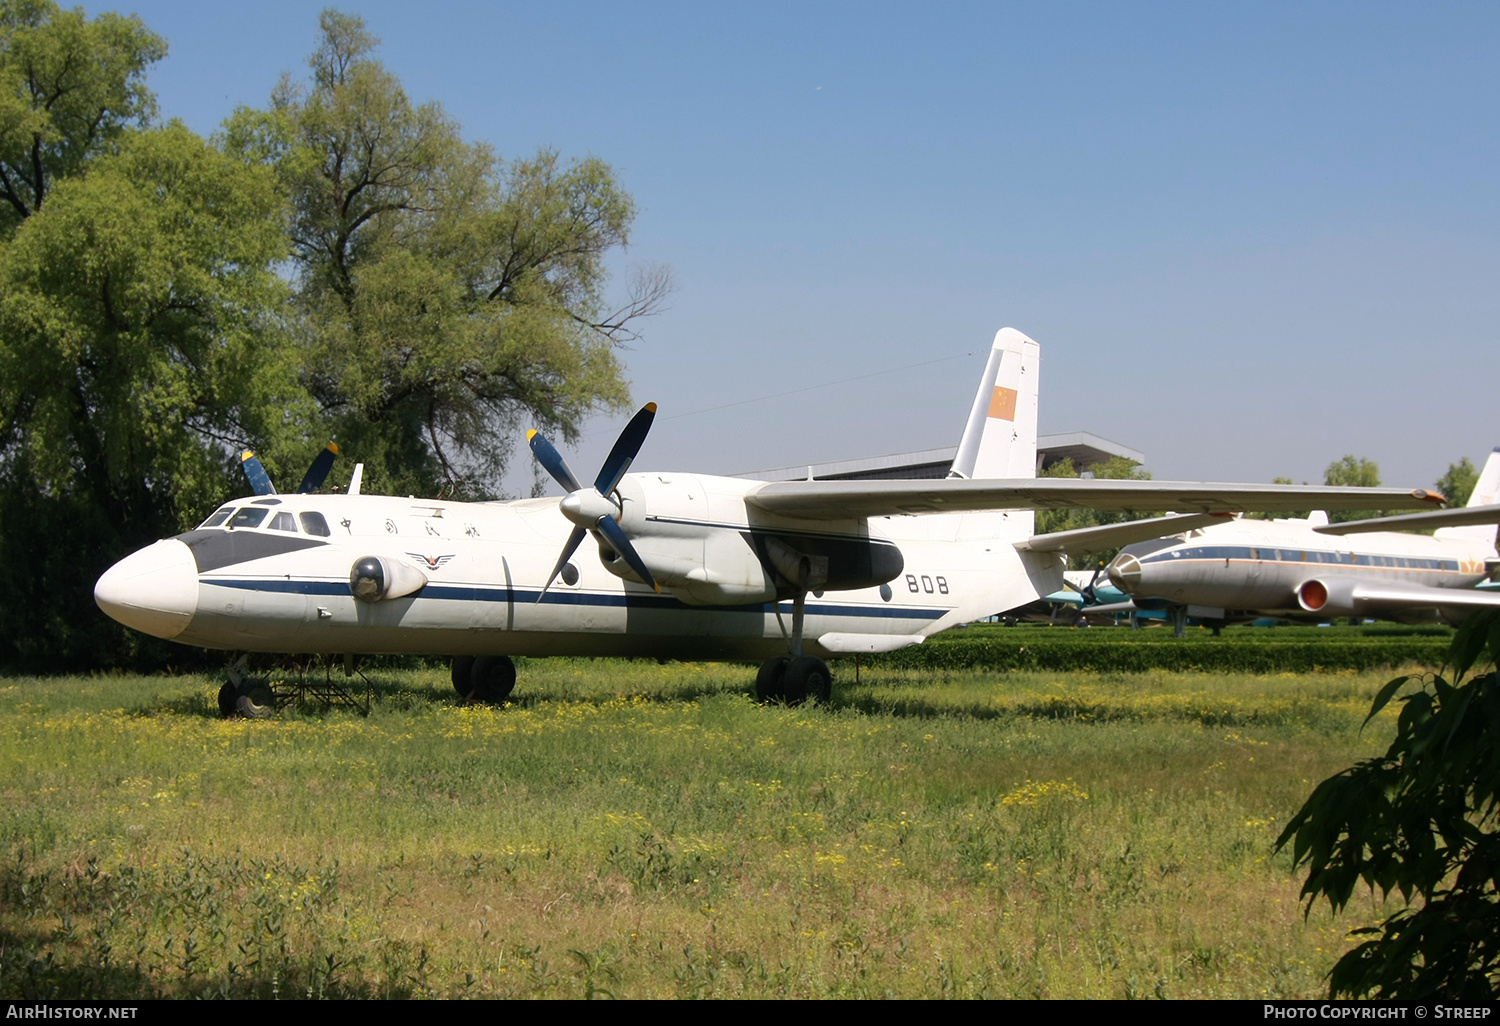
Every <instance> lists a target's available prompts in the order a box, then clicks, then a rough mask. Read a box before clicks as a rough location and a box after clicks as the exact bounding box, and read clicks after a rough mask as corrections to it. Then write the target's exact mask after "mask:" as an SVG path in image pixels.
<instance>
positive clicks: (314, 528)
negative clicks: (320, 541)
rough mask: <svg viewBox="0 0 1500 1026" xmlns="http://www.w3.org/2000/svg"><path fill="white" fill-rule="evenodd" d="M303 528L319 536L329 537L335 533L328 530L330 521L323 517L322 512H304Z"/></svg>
mask: <svg viewBox="0 0 1500 1026" xmlns="http://www.w3.org/2000/svg"><path fill="white" fill-rule="evenodd" d="M302 530H304V531H306V532H307V533H308V534H314V535H317V536H318V537H319V538H327V537H328V536H329V535H330V534H332V533H333V532H332V531H330V530H328V521H326V520H324V519H323V514H321V513H303V514H302Z"/></svg>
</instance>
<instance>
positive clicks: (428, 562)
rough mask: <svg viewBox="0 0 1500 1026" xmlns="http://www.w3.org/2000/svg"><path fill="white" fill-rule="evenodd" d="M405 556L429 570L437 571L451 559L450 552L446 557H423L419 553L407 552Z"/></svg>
mask: <svg viewBox="0 0 1500 1026" xmlns="http://www.w3.org/2000/svg"><path fill="white" fill-rule="evenodd" d="M407 555H408V556H410V557H411V558H412V559H415V560H416V561H417V562H419V563H421V564H423V565H424V566H426V567H427V569H429V570H437V569H438V568H440V567H441V566H442V565H443V564H444V563H446V562H448V560H450V559H452V558H453V553H451V552H450V553H449V554H448V555H446V556H424V555H422V554H421V553H420V552H408V553H407Z"/></svg>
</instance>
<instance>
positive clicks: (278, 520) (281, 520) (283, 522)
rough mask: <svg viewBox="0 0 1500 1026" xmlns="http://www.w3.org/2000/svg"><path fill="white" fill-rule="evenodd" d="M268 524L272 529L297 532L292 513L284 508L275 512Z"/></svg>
mask: <svg viewBox="0 0 1500 1026" xmlns="http://www.w3.org/2000/svg"><path fill="white" fill-rule="evenodd" d="M269 526H270V528H271V530H273V531H290V532H292V533H293V534H296V533H297V521H295V520H293V519H292V515H291V514H290V513H288V512H286V511H285V510H283V511H282V512H280V513H277V514H276V515H275V516H274V517H272V518H271V523H270V525H269Z"/></svg>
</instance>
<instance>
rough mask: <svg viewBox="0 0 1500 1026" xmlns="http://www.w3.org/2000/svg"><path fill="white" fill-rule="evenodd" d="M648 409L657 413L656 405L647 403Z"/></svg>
mask: <svg viewBox="0 0 1500 1026" xmlns="http://www.w3.org/2000/svg"><path fill="white" fill-rule="evenodd" d="M646 409H648V410H650V411H651V412H652V413H655V412H656V404H655V403H647V404H646Z"/></svg>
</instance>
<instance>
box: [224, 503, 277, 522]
mask: <svg viewBox="0 0 1500 1026" xmlns="http://www.w3.org/2000/svg"><path fill="white" fill-rule="evenodd" d="M270 512H271V511H270V510H268V509H266V508H265V507H264V506H260V507H256V506H246V507H245V508H244V509H242V510H240V511H239V512H238V513H236V514H235V515H234V516H232V517H230V518H229V526H230V527H259V526H260V522H261V521H262V520H264V519H266V514H267V513H270Z"/></svg>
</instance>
